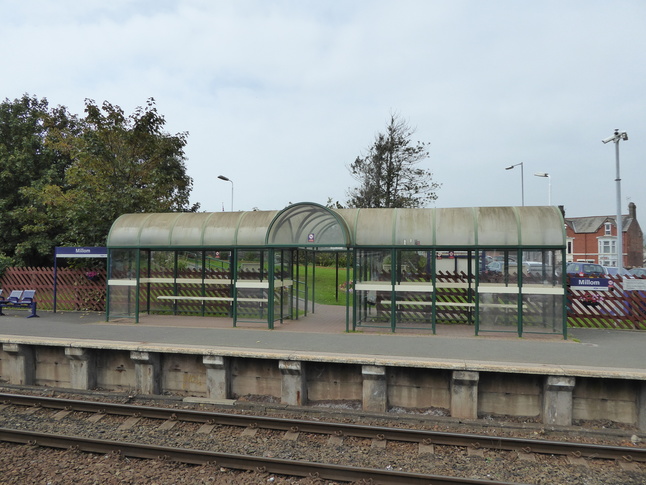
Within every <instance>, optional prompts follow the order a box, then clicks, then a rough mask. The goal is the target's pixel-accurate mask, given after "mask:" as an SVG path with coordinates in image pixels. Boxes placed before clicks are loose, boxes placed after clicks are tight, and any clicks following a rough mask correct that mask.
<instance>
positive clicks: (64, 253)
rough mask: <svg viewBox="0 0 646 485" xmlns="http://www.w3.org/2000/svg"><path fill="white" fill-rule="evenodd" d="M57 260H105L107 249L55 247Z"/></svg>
mask: <svg viewBox="0 0 646 485" xmlns="http://www.w3.org/2000/svg"><path fill="white" fill-rule="evenodd" d="M55 254H56V257H57V258H107V257H108V249H107V248H102V247H57V248H56V253H55Z"/></svg>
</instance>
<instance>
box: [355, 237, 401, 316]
mask: <svg viewBox="0 0 646 485" xmlns="http://www.w3.org/2000/svg"><path fill="white" fill-rule="evenodd" d="M390 258H391V251H390V250H383V251H369V250H358V251H357V262H356V264H357V269H356V272H355V278H356V286H355V291H354V294H355V302H356V312H357V318H356V323H357V324H358V325H364V326H378V327H390V321H391V320H390V318H391V310H392V309H391V303H392V301H391V299H392V283H391V271H392V264H391V261H390Z"/></svg>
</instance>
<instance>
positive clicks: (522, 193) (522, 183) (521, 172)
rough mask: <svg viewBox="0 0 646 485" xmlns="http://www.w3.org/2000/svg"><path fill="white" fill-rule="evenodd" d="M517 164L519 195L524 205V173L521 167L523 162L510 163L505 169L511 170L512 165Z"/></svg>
mask: <svg viewBox="0 0 646 485" xmlns="http://www.w3.org/2000/svg"><path fill="white" fill-rule="evenodd" d="M519 165H520V195H521V201H522V203H523V206H524V205H525V173H524V169H523V162H520V163H517V164H515V165H510V166H509V167H505V170H511V169H513V168H514V167H518V166H519Z"/></svg>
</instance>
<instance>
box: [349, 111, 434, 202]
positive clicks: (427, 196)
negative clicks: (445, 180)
mask: <svg viewBox="0 0 646 485" xmlns="http://www.w3.org/2000/svg"><path fill="white" fill-rule="evenodd" d="M414 133H415V130H414V129H412V128H410V127H409V126H408V123H406V122H405V121H403V120H401V119H400V118H399V117H398V116H397V115H396V114H391V115H390V121H389V123H388V125H387V126H386V133H378V134H377V135H376V136H375V141H374V143H373V144H372V146H371V147H370V148H369V149H368V153H367V155H366V156H364V157H357V158H356V160H355V161H354V162H353V163H352V164H351V165H350V167H349V169H350V172H351V174H352V176H353V177H354V179H355V180H356V181H357V182H358V183H359V186H358V187H355V188H353V189H350V190H349V191H348V196H349V197H350V198H349V199H348V201H347V205H348V206H349V207H373V208H378V207H389V208H397V207H410V208H415V207H423V206H424V205H425V204H426V203H428V202H430V201H433V200H436V199H437V194H436V190H437V189H439V188H440V184H437V183H434V182H433V181H432V177H433V174H432V173H431V172H430V171H429V170H426V169H423V168H418V167H416V165H417V164H419V163H420V162H421V161H423V160H425V159H426V158H428V150H427V149H426V147H427V145H428V144H427V143H423V142H419V141H418V142H416V143H413V142H412V141H411V137H412V135H413V134H414Z"/></svg>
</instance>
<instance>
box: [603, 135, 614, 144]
mask: <svg viewBox="0 0 646 485" xmlns="http://www.w3.org/2000/svg"><path fill="white" fill-rule="evenodd" d="M616 138H617V137H616V136H615V135H612V136H609V137H608V138H604V139H603V140H601V141H602V142H604V143H610V142H611V141H615V139H616Z"/></svg>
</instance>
